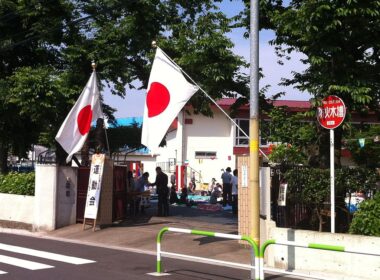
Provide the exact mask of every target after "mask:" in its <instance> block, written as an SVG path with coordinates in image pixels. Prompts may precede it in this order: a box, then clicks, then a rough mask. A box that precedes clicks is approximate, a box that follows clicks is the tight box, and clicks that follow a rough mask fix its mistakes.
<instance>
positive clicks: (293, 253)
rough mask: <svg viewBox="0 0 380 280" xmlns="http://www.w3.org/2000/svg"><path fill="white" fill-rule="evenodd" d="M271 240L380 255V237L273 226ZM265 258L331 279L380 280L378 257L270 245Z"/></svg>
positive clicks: (270, 234)
mask: <svg viewBox="0 0 380 280" xmlns="http://www.w3.org/2000/svg"><path fill="white" fill-rule="evenodd" d="M267 238H268V239H275V240H278V241H280V240H288V241H294V240H296V241H297V242H301V243H319V244H329V245H339V246H344V247H345V248H346V250H349V249H355V250H365V251H369V252H374V253H375V252H376V253H379V252H380V238H379V237H368V236H360V235H350V234H339V233H338V234H331V233H321V232H315V231H306V230H292V229H286V228H276V227H269V228H268V236H267ZM265 259H266V262H267V265H268V266H271V267H276V268H282V269H289V270H298V271H305V272H307V273H311V274H313V275H319V276H325V277H328V278H329V279H380V257H377V256H364V255H359V254H350V253H343V252H331V251H324V250H316V249H307V248H294V247H288V246H280V245H270V246H269V247H268V249H267V251H266V253H265ZM332 275H334V276H332ZM330 277H333V278H330Z"/></svg>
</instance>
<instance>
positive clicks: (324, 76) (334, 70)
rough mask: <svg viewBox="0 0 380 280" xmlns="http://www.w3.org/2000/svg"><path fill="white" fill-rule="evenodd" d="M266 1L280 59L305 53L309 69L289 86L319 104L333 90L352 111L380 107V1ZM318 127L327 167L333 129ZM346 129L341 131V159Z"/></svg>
mask: <svg viewBox="0 0 380 280" xmlns="http://www.w3.org/2000/svg"><path fill="white" fill-rule="evenodd" d="M260 5H261V11H262V13H263V14H264V15H265V17H266V20H265V21H264V23H266V26H267V27H268V28H270V29H273V30H274V32H275V35H276V37H275V39H274V40H272V42H271V43H272V44H273V45H274V46H275V47H276V50H277V54H278V56H279V58H280V60H281V61H283V60H284V59H289V54H290V53H292V52H295V51H296V52H300V53H303V54H304V55H305V58H304V59H302V63H304V64H305V65H306V70H305V71H303V72H294V73H293V77H292V78H289V79H283V82H282V84H283V85H285V86H293V87H295V88H297V89H299V90H300V91H302V92H308V93H310V94H312V95H313V97H314V100H313V106H317V105H319V104H320V101H321V99H322V98H323V97H325V96H327V95H332V94H333V95H337V96H339V97H341V98H342V99H343V101H344V102H345V104H346V105H347V111H348V112H351V111H356V112H360V113H362V114H366V113H367V112H368V111H369V110H372V111H376V112H378V111H379V109H380V108H379V101H380V63H379V60H380V59H379V57H380V38H379V36H377V34H378V32H379V26H380V1H374V0H363V1H359V0H343V1H329V0H321V1H309V0H292V1H289V3H286V4H285V3H284V1H273V0H264V1H260ZM310 115H313V116H314V115H315V110H313V112H312V113H311V114H310ZM347 120H350V115H348V117H347ZM316 128H317V131H316V132H317V134H318V135H319V139H318V145H319V153H320V155H321V166H328V158H329V157H328V150H329V149H328V145H329V140H328V139H329V138H328V131H327V130H325V129H322V128H320V127H319V126H316ZM342 133H343V130H342V128H339V129H336V136H335V138H336V155H337V158H338V159H339V158H340V148H341V141H340V140H341V138H342ZM338 163H339V161H338Z"/></svg>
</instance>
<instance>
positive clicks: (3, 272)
mask: <svg viewBox="0 0 380 280" xmlns="http://www.w3.org/2000/svg"><path fill="white" fill-rule="evenodd" d="M7 273H8V272H5V271H2V270H0V274H7Z"/></svg>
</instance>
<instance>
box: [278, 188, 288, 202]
mask: <svg viewBox="0 0 380 280" xmlns="http://www.w3.org/2000/svg"><path fill="white" fill-rule="evenodd" d="M287 189H288V184H286V183H281V184H280V188H279V189H278V199H277V204H278V206H286V191H287Z"/></svg>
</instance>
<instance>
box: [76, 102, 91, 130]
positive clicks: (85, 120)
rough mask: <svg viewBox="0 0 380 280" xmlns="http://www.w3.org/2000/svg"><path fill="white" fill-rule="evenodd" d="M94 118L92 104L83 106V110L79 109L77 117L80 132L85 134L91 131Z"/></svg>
mask: <svg viewBox="0 0 380 280" xmlns="http://www.w3.org/2000/svg"><path fill="white" fill-rule="evenodd" d="M91 120H92V110H91V105H87V106H86V107H83V108H82V110H80V111H79V114H78V117H77V123H78V130H79V132H80V134H82V135H85V134H87V133H88V132H89V131H90V127H91Z"/></svg>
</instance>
